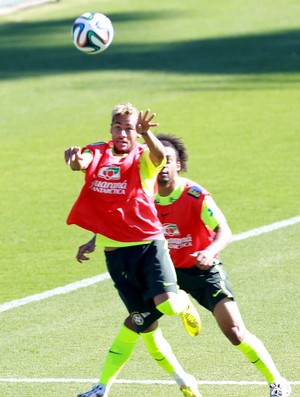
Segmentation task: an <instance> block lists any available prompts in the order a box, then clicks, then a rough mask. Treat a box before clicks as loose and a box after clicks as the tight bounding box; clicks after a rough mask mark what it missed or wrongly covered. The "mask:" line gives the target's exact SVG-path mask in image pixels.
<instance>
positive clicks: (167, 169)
mask: <svg viewBox="0 0 300 397" xmlns="http://www.w3.org/2000/svg"><path fill="white" fill-rule="evenodd" d="M165 150H166V158H167V163H166V165H165V166H164V168H163V169H162V170H161V171H160V173H159V174H158V176H157V182H158V184H159V185H161V186H163V185H168V184H171V183H172V182H173V181H174V180H175V178H176V176H177V173H178V171H180V163H179V162H178V161H177V159H176V152H175V150H174V149H173V148H171V147H165Z"/></svg>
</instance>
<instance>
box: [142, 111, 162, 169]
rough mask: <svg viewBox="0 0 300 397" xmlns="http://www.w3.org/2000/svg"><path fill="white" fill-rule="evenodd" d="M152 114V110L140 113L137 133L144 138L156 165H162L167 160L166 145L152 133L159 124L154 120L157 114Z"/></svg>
mask: <svg viewBox="0 0 300 397" xmlns="http://www.w3.org/2000/svg"><path fill="white" fill-rule="evenodd" d="M149 114H150V109H147V110H146V111H145V113H144V112H142V111H141V112H140V113H139V118H138V125H137V131H138V133H139V134H141V136H142V137H143V138H144V141H145V143H146V144H147V146H148V148H149V150H150V159H151V161H152V162H153V164H155V165H160V164H161V162H162V161H163V159H164V158H165V148H164V145H163V144H162V143H161V142H160V141H159V140H158V139H157V138H156V136H155V135H154V134H153V133H152V132H151V131H150V128H151V127H157V126H158V125H159V124H158V123H153V122H152V120H153V119H154V117H155V116H156V114H155V113H153V114H151V115H149Z"/></svg>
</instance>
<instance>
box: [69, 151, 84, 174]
mask: <svg viewBox="0 0 300 397" xmlns="http://www.w3.org/2000/svg"><path fill="white" fill-rule="evenodd" d="M82 160H83V157H82V155H81V148H80V147H78V146H71V147H69V148H68V149H66V150H65V162H66V164H68V165H69V166H70V167H71V169H72V170H74V171H77V170H80V169H81V161H82Z"/></svg>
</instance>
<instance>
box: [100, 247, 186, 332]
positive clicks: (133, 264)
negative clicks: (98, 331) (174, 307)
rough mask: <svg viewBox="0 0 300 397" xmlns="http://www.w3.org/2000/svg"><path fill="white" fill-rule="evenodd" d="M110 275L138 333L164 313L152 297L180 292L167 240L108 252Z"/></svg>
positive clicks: (106, 253)
mask: <svg viewBox="0 0 300 397" xmlns="http://www.w3.org/2000/svg"><path fill="white" fill-rule="evenodd" d="M105 257H106V264H107V268H108V271H109V274H110V276H111V278H112V280H113V282H114V284H115V287H116V289H117V290H118V292H119V295H120V297H121V299H122V301H123V302H124V304H125V306H126V307H127V310H128V312H129V314H130V316H131V318H132V321H133V323H134V325H135V327H136V329H137V331H138V332H142V331H143V330H145V329H146V328H148V327H149V326H150V325H151V324H152V323H153V322H154V321H156V320H157V319H159V318H160V317H161V316H162V313H161V312H160V311H159V310H157V309H156V307H155V305H154V302H153V298H154V297H155V296H156V295H159V294H162V293H165V292H177V289H178V287H177V280H176V273H175V269H174V266H173V263H172V261H171V259H170V256H169V252H168V249H167V242H166V241H161V240H155V241H152V242H151V243H150V244H143V245H134V246H131V247H124V248H118V249H116V250H114V251H105Z"/></svg>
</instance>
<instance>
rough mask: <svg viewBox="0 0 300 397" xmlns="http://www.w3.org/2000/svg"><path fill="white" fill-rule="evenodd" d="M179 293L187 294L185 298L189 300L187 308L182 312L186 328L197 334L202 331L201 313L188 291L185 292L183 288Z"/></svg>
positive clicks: (189, 331) (194, 334) (190, 332)
mask: <svg viewBox="0 0 300 397" xmlns="http://www.w3.org/2000/svg"><path fill="white" fill-rule="evenodd" d="M178 294H181V295H182V296H183V295H185V296H183V299H185V300H187V301H188V302H189V303H188V307H187V309H186V310H185V311H184V312H182V313H180V316H181V318H182V321H183V325H184V328H185V329H186V331H187V333H188V334H189V335H191V336H197V335H199V333H200V331H201V319H200V316H199V313H198V312H197V310H196V308H195V306H194V305H193V303H192V301H191V300H190V298H189V296H188V294H187V293H186V292H184V291H183V290H179V291H178Z"/></svg>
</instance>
